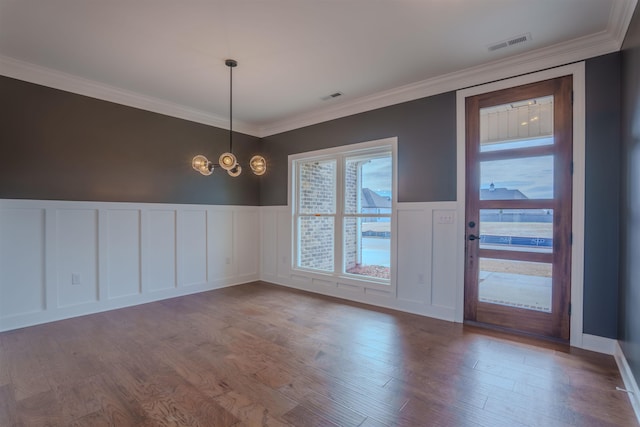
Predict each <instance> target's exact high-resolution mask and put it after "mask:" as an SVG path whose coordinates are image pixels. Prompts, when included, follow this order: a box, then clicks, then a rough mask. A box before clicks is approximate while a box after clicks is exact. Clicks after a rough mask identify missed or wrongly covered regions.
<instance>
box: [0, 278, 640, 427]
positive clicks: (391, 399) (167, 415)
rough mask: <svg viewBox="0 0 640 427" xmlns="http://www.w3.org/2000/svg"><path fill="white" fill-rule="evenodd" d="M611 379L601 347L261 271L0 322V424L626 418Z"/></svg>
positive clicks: (221, 426) (627, 422)
mask: <svg viewBox="0 0 640 427" xmlns="http://www.w3.org/2000/svg"><path fill="white" fill-rule="evenodd" d="M533 344H535V345H533ZM616 386H620V387H622V386H623V385H622V380H621V379H620V376H619V374H618V371H617V368H616V364H615V362H614V360H613V358H612V357H610V356H605V355H600V354H596V353H591V352H587V351H582V350H577V349H569V348H567V347H563V346H561V345H557V344H550V343H540V342H534V341H529V340H527V339H522V338H520V339H517V340H515V341H514V340H510V339H507V338H506V336H503V335H500V334H499V333H497V332H486V331H483V330H480V329H476V328H473V327H469V326H463V325H460V324H453V323H449V322H443V321H438V320H433V319H428V318H424V317H420V316H415V315H410V314H405V313H398V312H394V311H391V310H385V309H380V308H375V307H369V306H364V305H360V304H354V303H349V302H345V301H341V300H337V299H332V298H328V297H323V296H318V295H314V294H309V293H304V292H299V291H294V290H291V289H287V288H282V287H278V286H274V285H268V284H265V283H261V282H257V283H252V284H247V285H241V286H236V287H233V288H227V289H222V290H217V291H211V292H206V293H200V294H196V295H191V296H186V297H181V298H175V299H171V300H165V301H160V302H154V303H150V304H146V305H141V306H136V307H131V308H126V309H121V310H117V311H110V312H106V313H100V314H95V315H91V316H85V317H80V318H75V319H69V320H64V321H60V322H55V323H50V324H45V325H40V326H35V327H30V328H25V329H21V330H16V331H10V332H5V333H1V334H0V426H14V425H16V426H44V425H50V426H58V425H61V426H66V425H69V426H130V425H131V426H195V425H199V426H215V427H225V426H263V425H268V426H295V427H304V426H335V425H338V426H362V427H379V426H476V425H481V426H491V427H494V426H524V425H527V426H565V425H572V426H614V425H615V426H635V425H637V422H636V420H635V417H634V413H633V410H632V408H631V404H630V403H629V400H628V397H627V395H626V394H625V393H623V392H620V391H616V390H615V388H616Z"/></svg>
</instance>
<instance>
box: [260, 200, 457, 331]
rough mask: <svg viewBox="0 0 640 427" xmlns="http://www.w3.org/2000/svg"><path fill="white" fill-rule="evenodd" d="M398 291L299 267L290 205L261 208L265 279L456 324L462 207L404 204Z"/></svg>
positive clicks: (400, 219) (400, 205) (400, 221)
mask: <svg viewBox="0 0 640 427" xmlns="http://www.w3.org/2000/svg"><path fill="white" fill-rule="evenodd" d="M397 206H398V212H397V214H398V216H397V218H398V220H397V229H396V230H393V231H394V232H395V233H397V236H398V237H397V238H398V249H397V251H398V253H397V254H396V258H395V259H397V265H396V271H395V274H396V278H397V279H396V288H395V289H393V288H392V287H389V289H388V290H386V289H384V288H382V289H381V288H380V287H379V286H378V287H375V288H369V287H365V286H358V284H357V281H349V282H348V283H347V282H345V281H344V280H342V279H340V278H337V277H333V276H329V275H315V274H313V273H308V272H305V271H300V270H295V269H293V260H294V258H293V253H292V251H293V250H292V242H291V235H292V234H291V233H292V223H291V220H292V216H291V209H290V208H289V207H287V206H263V207H261V208H260V230H261V235H262V236H261V239H260V240H261V242H262V251H261V253H262V258H261V268H260V271H261V279H262V280H264V281H266V282H271V283H276V284H280V285H284V286H289V287H292V288H296V289H302V290H306V291H310V292H315V293H319V294H323V295H330V296H335V297H339V298H344V299H347V300H351V301H358V302H362V303H366V304H372V305H377V306H381V307H387V308H392V309H396V310H401V311H405V312H409V313H414V314H420V315H424V316H429V317H434V318H438V319H443V320H449V321H453V320H455V307H456V298H457V295H456V274H457V266H456V262H457V258H456V253H457V252H456V251H457V244H458V243H459V242H458V241H459V239H458V237H457V236H458V235H457V233H458V230H459V229H460V227H458V226H457V223H458V218H457V212H456V209H457V203H456V202H425V203H398V205H397Z"/></svg>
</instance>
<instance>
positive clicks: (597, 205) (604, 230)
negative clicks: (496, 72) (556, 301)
mask: <svg viewBox="0 0 640 427" xmlns="http://www.w3.org/2000/svg"><path fill="white" fill-rule="evenodd" d="M620 57H621V55H620V53H613V54H610V55H605V56H601V57H598V58H592V59H590V60H588V61H587V62H586V67H585V68H586V89H587V90H586V117H585V121H586V141H585V157H586V159H585V160H586V165H585V167H586V171H587V173H586V177H585V230H586V232H585V234H584V241H585V248H584V249H585V253H584V325H583V328H584V332H585V333H587V334H592V335H598V336H602V337H607V338H617V336H618V311H617V307H618V263H619V253H618V246H619V236H620V230H619V213H620V210H619V205H620V175H619V173H618V170H619V169H620V114H621V112H620V110H621V106H620V102H621V100H620V96H621V93H620Z"/></svg>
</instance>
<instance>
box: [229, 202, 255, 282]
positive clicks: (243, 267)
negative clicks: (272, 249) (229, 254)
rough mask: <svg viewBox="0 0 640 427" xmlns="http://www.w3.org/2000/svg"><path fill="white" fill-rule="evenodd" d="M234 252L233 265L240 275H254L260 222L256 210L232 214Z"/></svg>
mask: <svg viewBox="0 0 640 427" xmlns="http://www.w3.org/2000/svg"><path fill="white" fill-rule="evenodd" d="M233 226H234V234H235V235H236V239H235V243H236V246H235V254H234V265H235V266H236V268H237V272H238V274H239V275H240V276H246V275H255V274H258V271H259V265H260V263H259V257H260V229H259V227H260V222H259V216H258V212H236V213H235V214H234V222H233Z"/></svg>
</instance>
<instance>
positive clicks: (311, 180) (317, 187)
mask: <svg viewBox="0 0 640 427" xmlns="http://www.w3.org/2000/svg"><path fill="white" fill-rule="evenodd" d="M298 173H299V179H298V187H299V188H298V211H299V213H301V214H333V213H335V211H336V196H335V189H336V161H335V160H324V161H310V162H304V163H300V164H299V167H298Z"/></svg>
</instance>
